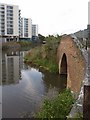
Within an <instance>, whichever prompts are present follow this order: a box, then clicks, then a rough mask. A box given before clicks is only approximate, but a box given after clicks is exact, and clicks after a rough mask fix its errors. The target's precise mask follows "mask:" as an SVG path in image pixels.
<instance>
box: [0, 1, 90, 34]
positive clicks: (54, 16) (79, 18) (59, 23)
mask: <svg viewBox="0 0 90 120" xmlns="http://www.w3.org/2000/svg"><path fill="white" fill-rule="evenodd" d="M88 1H89V0H0V2H1V3H7V4H15V5H19V8H20V9H21V16H22V17H26V18H31V19H32V22H33V24H38V26H39V33H40V34H42V35H49V34H53V35H54V34H59V35H60V34H64V33H73V32H75V31H78V30H82V29H85V28H87V24H88Z"/></svg>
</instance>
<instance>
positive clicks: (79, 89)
mask: <svg viewBox="0 0 90 120" xmlns="http://www.w3.org/2000/svg"><path fill="white" fill-rule="evenodd" d="M57 58H58V64H59V74H61V75H66V76H67V88H70V89H71V91H73V92H74V93H76V94H77V93H78V96H77V100H76V103H75V104H74V106H73V108H72V110H71V112H70V115H69V117H74V116H75V114H78V112H79V113H80V114H82V115H84V118H87V117H88V118H89V119H90V49H88V50H86V49H85V48H84V46H83V45H82V43H81V42H80V40H79V39H77V37H76V36H75V35H74V34H71V35H65V36H63V37H62V39H61V41H60V45H59V47H58V51H57ZM83 107H84V108H83Z"/></svg>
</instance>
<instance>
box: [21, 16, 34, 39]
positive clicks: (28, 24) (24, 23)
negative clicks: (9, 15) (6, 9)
mask: <svg viewBox="0 0 90 120" xmlns="http://www.w3.org/2000/svg"><path fill="white" fill-rule="evenodd" d="M20 38H30V39H31V38H32V20H31V18H21V36H20Z"/></svg>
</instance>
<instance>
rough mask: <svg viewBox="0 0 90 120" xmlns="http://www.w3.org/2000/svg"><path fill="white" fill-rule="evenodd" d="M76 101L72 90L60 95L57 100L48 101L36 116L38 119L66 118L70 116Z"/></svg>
mask: <svg viewBox="0 0 90 120" xmlns="http://www.w3.org/2000/svg"><path fill="white" fill-rule="evenodd" d="M74 101H75V99H74V98H73V96H72V94H71V92H70V90H65V91H63V92H62V93H60V94H59V95H58V96H57V97H56V98H55V99H53V100H48V99H46V100H45V101H44V103H43V105H42V108H41V111H40V112H39V113H38V114H37V115H36V117H37V118H42V119H44V118H48V119H50V118H64V119H65V118H66V116H67V115H68V114H69V112H70V110H71V108H72V104H73V103H74Z"/></svg>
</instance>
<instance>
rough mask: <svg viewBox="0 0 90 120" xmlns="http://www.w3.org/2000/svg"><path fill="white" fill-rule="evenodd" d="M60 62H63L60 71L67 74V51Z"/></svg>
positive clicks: (60, 64)
mask: <svg viewBox="0 0 90 120" xmlns="http://www.w3.org/2000/svg"><path fill="white" fill-rule="evenodd" d="M60 62H61V63H59V70H60V71H59V73H60V74H65V75H66V74H67V56H66V54H65V53H64V54H63V56H62V59H61V61H60Z"/></svg>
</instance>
